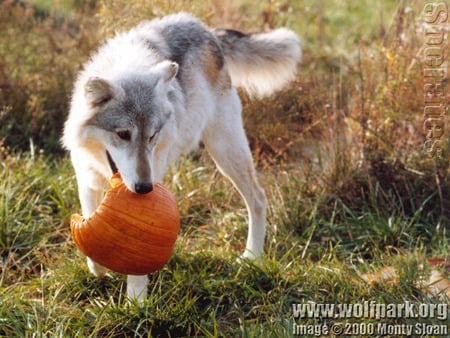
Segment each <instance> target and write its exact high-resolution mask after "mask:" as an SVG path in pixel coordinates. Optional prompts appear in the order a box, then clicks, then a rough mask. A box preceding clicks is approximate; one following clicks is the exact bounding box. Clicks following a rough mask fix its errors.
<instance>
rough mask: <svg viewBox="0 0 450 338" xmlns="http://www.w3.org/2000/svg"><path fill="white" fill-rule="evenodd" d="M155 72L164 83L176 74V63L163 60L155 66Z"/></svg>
mask: <svg viewBox="0 0 450 338" xmlns="http://www.w3.org/2000/svg"><path fill="white" fill-rule="evenodd" d="M155 68H156V72H157V73H158V74H159V76H160V77H161V79H162V80H164V82H165V83H168V82H169V81H170V80H172V79H173V78H174V77H175V76H176V75H177V73H178V63H176V62H173V61H169V60H165V61H162V62H160V63H158V64H157V65H156V67H155Z"/></svg>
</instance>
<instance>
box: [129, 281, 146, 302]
mask: <svg viewBox="0 0 450 338" xmlns="http://www.w3.org/2000/svg"><path fill="white" fill-rule="evenodd" d="M147 284H148V277H147V275H143V276H135V275H128V278H127V295H128V297H129V298H130V299H132V300H133V299H135V300H137V301H138V303H140V304H142V302H143V301H144V299H145V297H147Z"/></svg>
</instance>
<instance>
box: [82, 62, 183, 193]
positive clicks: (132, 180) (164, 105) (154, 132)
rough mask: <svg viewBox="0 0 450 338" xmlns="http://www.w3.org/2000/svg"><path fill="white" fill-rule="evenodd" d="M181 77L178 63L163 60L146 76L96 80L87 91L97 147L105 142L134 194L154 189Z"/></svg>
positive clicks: (91, 80) (91, 79) (89, 82)
mask: <svg viewBox="0 0 450 338" xmlns="http://www.w3.org/2000/svg"><path fill="white" fill-rule="evenodd" d="M177 72H178V65H177V64H176V63H174V62H170V61H163V62H160V63H159V64H157V65H155V66H154V67H152V68H150V69H149V70H148V72H144V73H142V74H136V73H135V74H131V75H130V74H129V75H127V76H126V77H122V78H119V79H114V80H105V79H102V78H98V77H91V78H89V79H88V81H87V82H86V84H85V86H84V92H85V97H86V100H87V102H88V104H89V106H90V109H92V110H93V111H94V112H95V113H94V114H93V117H92V118H91V119H90V121H89V123H88V125H89V127H91V128H94V129H95V132H94V133H95V134H96V136H97V137H95V139H96V142H100V143H102V146H103V147H104V148H105V150H106V151H107V152H108V153H109V155H110V158H111V160H112V161H113V162H114V164H115V166H116V167H117V169H118V171H119V172H120V174H121V176H122V179H123V181H124V183H125V185H126V186H127V187H128V189H129V190H131V191H133V192H135V193H139V194H145V193H148V192H150V191H152V189H153V179H154V177H153V165H154V160H153V157H154V150H155V147H156V146H157V144H158V138H159V136H160V133H161V131H162V129H163V127H164V126H165V124H166V122H167V120H168V119H169V118H170V115H171V114H172V113H173V111H174V107H173V105H172V103H171V102H172V100H171V98H170V96H171V94H172V92H173V85H172V81H173V79H174V77H175V75H176V74H177ZM105 156H106V154H105Z"/></svg>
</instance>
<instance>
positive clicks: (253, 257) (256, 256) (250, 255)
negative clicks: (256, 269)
mask: <svg viewBox="0 0 450 338" xmlns="http://www.w3.org/2000/svg"><path fill="white" fill-rule="evenodd" d="M262 254H263V253H262V252H254V251H251V250H249V249H245V251H244V253H243V254H242V255H241V256H240V257H239V258H238V259H237V261H238V263H242V262H243V261H246V260H250V261H255V262H261V256H262Z"/></svg>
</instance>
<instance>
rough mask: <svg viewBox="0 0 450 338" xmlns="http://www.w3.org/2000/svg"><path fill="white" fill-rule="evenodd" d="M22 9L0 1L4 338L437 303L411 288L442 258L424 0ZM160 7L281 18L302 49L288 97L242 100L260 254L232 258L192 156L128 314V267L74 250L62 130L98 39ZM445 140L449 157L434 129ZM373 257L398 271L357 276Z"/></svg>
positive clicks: (73, 206)
mask: <svg viewBox="0 0 450 338" xmlns="http://www.w3.org/2000/svg"><path fill="white" fill-rule="evenodd" d="M31 3H34V4H35V5H36V8H35V9H36V11H33V10H31V9H30V8H27V7H24V6H22V4H21V3H20V4H19V3H15V2H13V1H4V2H1V3H0V7H1V8H2V9H5V10H2V11H0V16H1V17H2V18H3V20H0V31H1V32H3V33H4V34H3V35H2V36H4V38H3V39H2V40H0V56H1V57H0V122H1V124H0V145H1V144H4V145H5V146H4V147H1V148H0V149H1V150H0V258H1V260H0V337H3V336H4V337H16V336H17V337H134V336H135V337H142V336H160V337H180V336H202V337H203V336H205V337H235V336H242V337H261V336H264V337H290V336H292V335H293V325H294V324H331V323H332V320H330V319H327V318H304V319H301V320H300V319H297V318H294V316H293V311H292V304H296V303H302V304H305V303H333V304H335V303H352V304H356V303H361V302H364V301H376V302H378V303H382V304H388V303H399V304H403V303H404V302H405V301H409V302H412V303H414V304H439V303H448V299H446V298H445V297H443V296H442V295H437V296H436V295H435V296H432V295H430V294H429V293H428V292H427V289H426V288H424V287H422V286H421V285H423V283H424V282H423V281H424V280H425V279H427V278H428V275H429V273H430V270H431V268H430V267H429V266H428V264H427V259H428V258H430V257H442V258H446V257H448V255H449V237H448V231H449V230H450V229H449V224H450V223H449V220H450V215H449V210H448V209H449V208H448V205H449V203H450V176H449V174H448V173H449V169H448V168H449V163H450V160H449V157H448V156H447V157H445V156H444V157H443V158H442V159H428V158H426V157H425V155H424V154H423V152H422V151H421V147H422V143H423V140H424V139H425V135H424V132H423V127H422V124H423V116H422V114H421V111H422V104H423V102H422V93H421V88H423V79H422V75H421V74H422V69H421V63H420V61H421V60H420V54H419V50H420V49H421V47H422V46H423V44H421V36H422V35H423V31H422V30H423V27H422V26H421V24H420V22H421V21H420V20H421V19H420V13H421V10H422V6H423V4H422V3H421V2H420V1H411V2H405V1H400V2H396V1H384V2H379V3H374V2H370V1H366V2H358V3H353V2H349V1H341V0H324V1H317V2H313V1H309V0H301V1H286V2H281V1H280V2H274V1H270V2H265V1H254V2H248V1H245V0H234V1H230V2H221V1H214V0H205V1H199V2H195V5H194V4H193V2H191V1H178V2H165V1H159V0H155V1H153V2H152V4H153V6H152V7H151V8H149V7H148V2H147V1H144V0H142V1H140V0H139V1H134V2H133V4H132V5H129V6H125V5H124V4H125V3H126V4H128V2H124V1H123V0H115V1H112V2H109V1H108V2H106V1H103V2H102V1H100V2H96V1H90V0H89V1H60V2H58V3H57V4H55V5H51V2H49V1H36V2H31ZM49 6H50V7H49ZM171 6H172V7H171ZM174 10H185V11H192V12H195V13H196V14H197V15H199V16H201V17H202V18H203V19H205V20H206V21H207V22H208V23H210V24H212V25H218V26H224V25H225V26H229V24H230V23H233V27H234V28H238V29H243V30H247V31H252V30H257V29H267V28H270V27H278V26H281V25H286V26H288V27H290V28H292V29H294V30H296V31H297V32H299V33H300V35H301V36H302V39H303V41H304V45H305V57H304V61H303V63H302V65H301V66H300V68H299V76H298V78H297V79H296V81H294V82H293V83H292V85H291V86H289V87H288V88H286V90H284V91H281V92H280V93H277V95H275V96H273V97H271V98H267V99H265V100H262V101H253V100H250V99H249V98H248V97H247V96H246V95H245V94H243V95H242V97H243V107H244V122H245V124H246V126H247V133H248V136H249V141H250V145H251V148H252V151H253V154H254V158H255V161H256V163H257V167H258V171H259V179H260V181H261V183H262V185H263V186H264V187H265V190H266V193H267V196H268V200H269V209H268V219H267V230H268V234H267V239H266V256H265V257H264V258H263V260H262V261H261V262H260V263H259V264H258V263H253V262H247V261H244V262H242V263H238V261H237V258H238V257H239V254H240V253H242V251H243V249H244V245H245V238H246V231H247V215H246V211H245V207H244V204H243V202H242V200H241V198H240V196H239V195H238V193H237V192H236V191H235V190H234V189H232V188H231V185H230V183H229V182H228V181H226V180H225V179H224V178H223V177H222V176H221V175H220V174H219V173H218V171H217V170H216V169H215V167H214V165H213V163H212V161H211V160H210V159H209V158H208V156H207V155H206V154H205V152H204V150H200V151H198V152H196V153H195V154H193V155H191V156H189V157H187V158H185V159H183V160H182V161H181V163H180V164H179V165H178V166H177V167H175V168H172V169H171V172H170V173H169V174H168V175H167V178H166V182H165V184H166V185H167V186H168V187H169V188H170V189H171V190H172V191H173V192H174V193H175V194H176V196H177V200H178V203H179V207H180V211H181V215H182V226H181V230H180V234H179V237H178V240H177V244H176V248H175V252H174V255H173V257H172V259H171V260H170V261H169V263H168V264H167V265H166V266H165V267H164V268H163V269H162V270H161V271H159V272H156V273H154V274H152V275H151V276H150V282H149V286H148V287H149V291H150V292H149V296H148V298H147V300H146V301H145V304H144V305H143V306H142V307H139V306H138V305H137V304H133V303H131V304H130V303H129V302H128V300H127V299H126V298H125V289H126V286H125V276H123V275H120V274H115V273H110V274H109V275H108V276H107V277H105V278H102V279H97V278H95V277H94V276H92V275H91V274H90V273H89V272H88V269H87V266H86V264H85V257H83V255H82V254H81V253H80V252H79V251H78V250H77V248H76V247H75V245H74V244H73V242H72V239H71V237H70V230H69V223H68V222H69V217H70V214H71V213H73V212H79V210H80V207H79V202H78V198H77V188H76V183H75V179H74V175H73V169H72V167H71V165H70V162H69V159H68V157H67V156H62V155H61V153H62V150H61V148H60V146H59V144H58V137H59V134H58V132H59V131H60V130H61V123H62V122H61V121H62V119H63V116H64V114H63V113H62V112H63V111H65V109H66V106H67V97H68V95H69V94H68V93H69V92H70V85H71V83H72V81H73V77H74V73H75V71H76V70H77V67H78V65H79V64H80V62H82V61H84V60H86V59H87V54H88V52H89V51H91V50H92V49H93V48H94V47H93V46H95V45H96V44H97V41H98V40H99V39H100V40H101V39H102V38H104V37H105V36H108V35H110V34H111V33H112V32H113V31H114V30H115V29H116V28H117V27H122V26H125V27H128V26H131V25H133V24H134V23H135V22H136V21H138V20H140V19H142V18H148V17H152V16H155V15H160V14H163V13H166V12H169V11H174ZM2 15H3V16H2ZM8 20H9V21H8ZM54 27H58V28H59V29H57V30H55V29H54ZM29 33H30V34H29ZM22 35H23V37H22ZM30 39H31V40H30ZM43 51H45V52H43ZM2 53H3V54H4V55H5V57H3V54H2ZM48 60H53V61H52V62H48ZM7 69H13V70H14V72H8V71H7ZM48 74H51V76H48ZM53 117H55V118H53ZM30 121H31V124H30ZM52 121H53V122H52ZM45 135H47V137H45ZM30 140H31V141H30ZM35 145H36V146H35ZM443 146H444V151H445V152H446V153H448V151H449V142H448V138H447V139H444V140H443ZM41 148H42V149H43V150H39V149H41ZM383 266H392V267H394V268H395V269H396V271H397V272H398V278H397V279H396V280H395V281H393V282H389V283H383V282H381V283H378V284H374V285H368V284H367V283H366V282H364V281H363V279H361V277H360V276H361V274H362V273H366V272H375V271H378V270H379V269H380V268H382V267H383ZM440 271H441V272H442V273H443V274H444V276H445V277H448V271H446V270H445V268H443V267H442V268H440ZM342 321H348V322H349V323H375V324H376V323H377V322H378V321H379V320H378V321H376V320H374V319H371V318H349V319H345V320H342ZM382 321H383V322H384V323H390V324H410V325H412V324H415V323H416V322H423V323H427V324H436V325H450V322H449V320H448V319H447V320H441V319H439V318H431V317H429V318H420V320H419V319H417V318H416V319H414V318H386V319H383V320H382ZM353 333H354V334H356V333H355V332H353Z"/></svg>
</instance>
